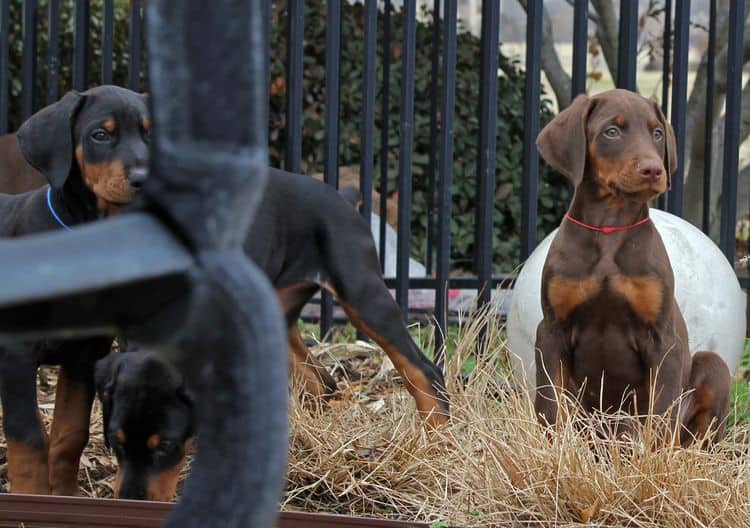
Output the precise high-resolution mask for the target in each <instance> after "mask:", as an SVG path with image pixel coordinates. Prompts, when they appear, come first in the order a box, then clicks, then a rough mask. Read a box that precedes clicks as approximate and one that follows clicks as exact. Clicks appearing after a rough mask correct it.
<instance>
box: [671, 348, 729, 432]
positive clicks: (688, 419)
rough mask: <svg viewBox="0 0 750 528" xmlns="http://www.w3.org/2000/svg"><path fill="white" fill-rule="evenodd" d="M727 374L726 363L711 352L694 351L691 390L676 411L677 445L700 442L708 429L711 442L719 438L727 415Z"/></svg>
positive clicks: (688, 388) (689, 386)
mask: <svg viewBox="0 0 750 528" xmlns="http://www.w3.org/2000/svg"><path fill="white" fill-rule="evenodd" d="M731 383H732V381H731V374H730V372H729V368H727V365H726V363H724V360H722V359H721V358H720V357H719V356H718V355H717V354H715V353H713V352H696V353H695V354H694V355H693V358H692V362H691V368H690V383H689V385H688V387H687V390H692V391H693V392H691V393H690V394H688V395H687V397H686V398H685V400H684V401H683V403H682V408H681V410H680V424H681V426H682V428H681V431H680V443H681V444H682V445H688V444H690V443H692V442H693V441H694V440H696V439H699V440H700V439H703V438H704V437H705V436H706V433H708V432H709V429H711V430H712V432H713V433H714V434H713V435H712V436H711V437H710V441H711V442H712V443H714V442H716V441H718V440H720V439H721V437H722V436H723V435H724V428H725V427H726V418H727V413H728V412H729V391H730V387H731Z"/></svg>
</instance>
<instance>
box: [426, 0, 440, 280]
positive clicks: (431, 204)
mask: <svg viewBox="0 0 750 528" xmlns="http://www.w3.org/2000/svg"><path fill="white" fill-rule="evenodd" d="M430 54H431V56H432V57H431V58H432V67H431V68H430V152H429V159H428V162H427V240H426V246H427V247H426V254H425V268H426V271H427V275H432V257H433V246H434V245H435V242H434V237H435V169H436V168H437V163H436V158H437V142H438V113H437V107H438V98H439V97H440V92H439V88H438V76H439V75H440V72H439V70H440V0H434V2H433V4H432V45H431V47H430Z"/></svg>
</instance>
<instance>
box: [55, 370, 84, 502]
mask: <svg viewBox="0 0 750 528" xmlns="http://www.w3.org/2000/svg"><path fill="white" fill-rule="evenodd" d="M92 402H93V395H89V394H86V390H85V387H84V386H83V385H81V384H80V383H77V382H75V381H72V380H71V379H70V377H69V376H68V375H67V374H66V373H65V370H64V369H60V374H59V376H58V378H57V391H56V394H55V412H54V415H53V418H52V430H51V432H50V448H49V482H50V487H51V489H52V493H53V494H54V495H77V494H78V465H79V463H80V458H81V453H82V452H83V449H84V448H85V447H86V444H87V443H88V439H89V422H90V419H91V404H92Z"/></svg>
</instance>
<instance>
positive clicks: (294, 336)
mask: <svg viewBox="0 0 750 528" xmlns="http://www.w3.org/2000/svg"><path fill="white" fill-rule="evenodd" d="M288 337H289V358H290V360H291V362H290V366H291V368H290V372H291V374H292V376H294V377H295V378H296V379H297V380H299V381H300V382H301V383H302V385H303V387H304V389H305V391H306V392H307V393H309V394H310V395H312V396H315V397H321V396H325V395H328V394H331V388H333V387H335V381H334V380H333V378H332V377H331V375H330V373H329V372H328V370H327V369H326V368H325V367H324V366H323V365H321V364H320V363H319V362H318V360H317V359H315V358H314V357H313V355H312V354H311V353H310V350H309V349H308V348H307V347H306V346H305V343H304V342H303V341H302V337H301V336H300V334H299V330H298V329H297V327H296V326H293V327H292V328H290V329H289V332H288ZM327 384H328V385H332V387H329V386H328V385H327Z"/></svg>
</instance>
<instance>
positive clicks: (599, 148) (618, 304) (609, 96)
mask: <svg viewBox="0 0 750 528" xmlns="http://www.w3.org/2000/svg"><path fill="white" fill-rule="evenodd" d="M537 145H538V147H539V151H540V153H541V155H542V156H543V157H544V159H545V160H546V161H547V162H548V163H549V164H550V165H551V166H552V167H553V168H555V169H556V170H558V171H560V172H562V173H563V174H565V175H566V176H568V178H570V180H571V181H572V182H573V184H574V185H575V187H576V190H575V196H574V198H573V201H572V203H571V206H570V209H569V210H568V213H567V214H566V215H565V220H564V221H563V222H562V225H561V226H560V230H559V231H558V233H557V235H556V237H555V239H554V241H553V242H552V246H551V247H550V251H549V254H548V256H547V260H546V262H545V265H544V269H543V272H542V310H543V313H544V318H543V320H542V322H541V323H540V324H539V327H538V329H537V338H536V365H537V373H536V384H537V391H536V401H535V407H536V411H537V413H538V414H539V416H540V419H542V421H543V422H546V423H549V424H553V423H555V421H556V420H557V419H558V418H559V417H558V406H557V400H556V394H555V393H556V392H557V393H558V394H560V393H561V391H566V392H568V393H569V394H571V395H573V396H575V395H578V396H579V398H580V401H581V403H582V405H583V407H584V408H585V409H588V410H594V409H602V410H605V411H606V410H609V411H614V410H617V409H620V407H621V405H623V409H624V410H627V411H628V412H630V413H632V414H638V415H643V414H646V413H648V412H649V410H650V409H652V410H653V412H655V413H660V414H661V413H665V412H666V411H667V410H668V408H669V407H670V406H671V405H672V403H673V402H674V401H675V400H676V399H677V398H678V397H680V395H681V394H682V393H684V392H685V391H692V392H691V393H690V395H689V396H687V398H686V400H685V401H683V402H682V406H681V411H680V416H679V417H677V418H676V419H678V420H679V423H680V424H681V425H682V426H683V427H682V429H681V431H682V432H681V442H683V443H688V442H690V440H691V439H692V437H693V435H696V436H702V435H703V434H704V433H705V432H706V431H707V430H708V428H709V425H710V424H711V423H712V421H713V427H714V428H715V430H716V431H717V435H718V436H720V435H721V434H722V432H723V428H724V421H725V417H726V414H727V411H728V403H729V387H730V373H729V370H728V368H727V366H726V364H725V363H724V361H723V360H722V359H721V358H720V357H719V356H718V355H716V354H714V353H712V352H699V353H697V354H695V356H693V357H692V358H691V356H690V351H689V350H688V332H687V328H686V326H685V321H684V319H683V317H682V314H681V312H680V309H679V307H678V306H677V303H676V301H675V297H674V276H673V273H672V268H671V266H670V263H669V258H668V257H667V252H666V249H665V248H664V243H663V242H662V240H661V237H660V236H659V233H658V232H657V231H656V228H655V227H654V225H653V223H652V222H651V221H650V219H649V209H648V204H649V201H650V200H652V199H653V198H655V197H656V196H658V195H659V194H661V193H663V192H664V191H665V190H666V189H667V187H668V185H669V183H670V174H672V173H673V172H674V170H675V169H676V167H677V159H676V155H675V139H674V132H673V130H672V127H671V126H670V124H669V123H668V122H667V121H666V120H665V118H664V115H663V114H662V112H661V110H660V109H659V106H658V104H657V103H655V102H652V101H649V100H647V99H644V98H643V97H641V96H639V95H637V94H635V93H632V92H628V91H626V90H612V91H609V92H605V93H603V94H600V95H597V96H595V97H587V96H585V95H581V96H579V97H577V98H576V99H575V100H574V101H573V103H572V104H571V105H570V106H569V107H568V108H567V109H565V110H564V111H563V112H561V113H560V114H559V115H558V116H557V117H556V118H555V119H554V120H553V121H552V122H551V123H549V124H548V125H547V126H546V127H545V128H544V130H542V132H541V133H540V134H539V137H538V138H537ZM651 394H653V395H654V401H651ZM650 406H652V407H650Z"/></svg>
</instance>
